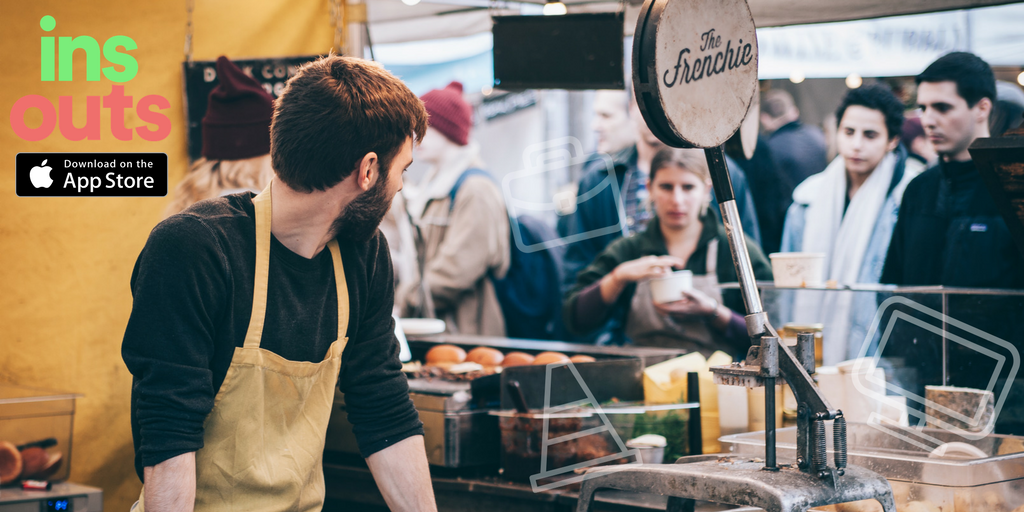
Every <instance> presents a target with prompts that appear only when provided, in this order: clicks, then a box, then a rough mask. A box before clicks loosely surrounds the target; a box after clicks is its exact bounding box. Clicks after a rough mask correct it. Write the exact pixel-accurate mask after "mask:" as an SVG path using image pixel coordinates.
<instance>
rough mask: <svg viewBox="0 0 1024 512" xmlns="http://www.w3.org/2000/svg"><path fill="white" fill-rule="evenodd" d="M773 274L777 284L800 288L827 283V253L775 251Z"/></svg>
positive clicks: (770, 256) (773, 255)
mask: <svg viewBox="0 0 1024 512" xmlns="http://www.w3.org/2000/svg"><path fill="white" fill-rule="evenodd" d="M768 257H769V258H771V260H772V275H774V276H775V286H780V287H786V288H799V287H802V286H824V285H825V253H823V252H773V253H771V254H770V255H769V256H768Z"/></svg>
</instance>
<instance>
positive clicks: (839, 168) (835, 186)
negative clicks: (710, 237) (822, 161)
mask: <svg viewBox="0 0 1024 512" xmlns="http://www.w3.org/2000/svg"><path fill="white" fill-rule="evenodd" d="M895 168H896V155H895V154H894V153H892V152H889V153H888V154H887V155H885V157H884V158H883V159H882V161H881V162H879V164H878V166H877V167H875V170H874V172H872V173H871V175H870V176H868V179H867V180H865V181H864V183H863V184H862V185H861V187H860V189H858V190H857V193H856V194H855V195H854V196H853V198H852V199H850V206H849V207H847V208H846V215H843V205H844V204H845V203H846V194H847V192H846V191H847V177H846V165H845V163H844V161H843V157H842V156H839V157H836V159H835V160H833V161H832V163H831V164H829V166H828V167H826V168H825V170H824V171H822V172H821V173H819V174H816V175H813V176H811V177H810V178H807V179H806V180H804V182H803V183H801V184H800V186H798V187H797V188H796V190H794V191H793V201H794V202H796V203H800V204H806V205H807V211H806V212H805V214H804V232H803V251H804V252H820V253H825V279H827V280H834V281H836V282H838V283H839V286H840V287H842V286H846V285H851V284H855V283H857V279H858V277H859V275H860V267H861V264H862V263H863V261H864V253H865V251H866V250H867V246H868V243H869V242H870V241H871V235H872V233H873V232H874V229H875V224H876V223H877V221H878V214H879V212H880V211H881V209H882V205H884V204H885V201H886V197H887V196H888V194H887V192H888V190H889V185H890V184H891V183H892V177H893V172H894V171H895ZM852 299H853V295H852V293H851V292H807V291H803V292H798V293H797V298H796V301H795V304H794V317H795V318H794V320H796V321H797V322H816V321H821V320H822V319H823V320H824V323H825V332H824V340H825V346H824V347H823V351H824V353H823V354H822V357H823V360H824V361H823V362H824V363H825V364H826V365H832V364H835V363H838V362H840V361H843V360H845V359H846V356H847V335H848V334H849V329H850V304H851V302H852Z"/></svg>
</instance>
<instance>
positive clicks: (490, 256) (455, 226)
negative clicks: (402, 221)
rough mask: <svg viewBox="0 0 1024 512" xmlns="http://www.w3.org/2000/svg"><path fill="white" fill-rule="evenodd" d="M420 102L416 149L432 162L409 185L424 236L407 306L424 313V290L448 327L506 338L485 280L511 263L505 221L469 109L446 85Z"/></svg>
mask: <svg viewBox="0 0 1024 512" xmlns="http://www.w3.org/2000/svg"><path fill="white" fill-rule="evenodd" d="M421 99H422V100H423V105H424V107H426V109H427V114H428V118H427V124H428V127H427V134H426V136H424V137H423V142H422V143H421V144H420V145H419V147H418V148H417V152H416V158H417V159H418V160H423V161H426V162H427V163H428V164H429V165H430V169H429V170H428V171H427V173H426V175H425V177H424V179H423V181H422V183H420V186H419V187H417V188H418V190H416V191H413V190H411V189H412V187H409V189H410V190H409V193H408V197H409V202H408V210H409V213H410V214H411V215H412V217H413V220H414V221H415V223H416V224H417V227H418V228H419V232H420V233H421V236H422V244H421V245H420V247H421V251H422V254H421V256H422V261H423V276H422V278H421V279H422V284H425V286H421V285H420V284H417V285H416V286H414V287H413V289H420V290H423V293H409V294H408V295H407V296H406V297H405V299H406V306H407V308H408V309H407V311H408V312H410V313H412V314H420V315H424V314H427V315H428V314H429V307H426V304H428V303H429V301H428V300H427V297H426V295H427V293H429V294H430V297H431V298H432V300H433V308H434V312H435V315H436V316H437V317H438V318H441V319H444V320H445V321H446V322H447V324H448V329H449V331H451V332H457V333H462V334H479V335H486V336H504V335H505V318H504V317H503V315H502V313H501V305H500V303H499V302H498V296H497V295H496V293H495V290H494V285H493V283H492V282H491V279H489V277H494V278H496V279H500V278H502V277H504V276H505V273H506V272H507V271H508V268H509V264H510V262H511V255H510V252H509V224H508V214H507V213H506V211H505V201H504V200H503V198H502V194H501V190H500V189H499V188H498V185H497V184H496V182H495V181H494V179H493V177H492V176H489V175H488V174H487V173H486V172H485V171H482V170H481V169H480V167H481V162H480V150H479V147H478V146H477V145H476V144H475V143H472V142H470V140H469V132H470V129H471V128H472V126H473V109H472V107H470V105H469V103H467V102H466V100H465V99H463V97H462V84H460V83H459V82H452V83H450V84H448V86H446V87H445V88H443V89H434V90H432V91H430V92H428V93H426V94H424V95H423V96H422V97H421Z"/></svg>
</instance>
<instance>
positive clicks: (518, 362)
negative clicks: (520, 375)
mask: <svg viewBox="0 0 1024 512" xmlns="http://www.w3.org/2000/svg"><path fill="white" fill-rule="evenodd" d="M533 360H534V357H533V356H531V355H530V354H527V353H525V352H509V353H508V354H505V359H504V360H502V361H501V366H503V367H505V368H509V367H512V366H528V365H531V364H533Z"/></svg>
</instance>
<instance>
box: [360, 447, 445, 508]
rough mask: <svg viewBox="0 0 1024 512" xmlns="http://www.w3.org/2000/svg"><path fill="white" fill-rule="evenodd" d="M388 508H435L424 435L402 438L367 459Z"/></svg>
mask: <svg viewBox="0 0 1024 512" xmlns="http://www.w3.org/2000/svg"><path fill="white" fill-rule="evenodd" d="M366 463H367V465H369V466H370V472H371V473H373V478H374V480H376V481H377V487H378V488H379V489H380V493H381V494H382V495H383V496H384V501H385V502H387V504H388V508H390V509H391V510H394V511H399V512H413V511H415V512H435V511H436V510H437V504H436V503H435V502H434V488H433V486H432V484H431V481H430V470H429V468H428V467H427V452H426V449H425V448H424V447H423V436H412V437H409V438H406V439H403V440H401V441H399V442H397V443H395V444H393V445H391V446H389V447H387V448H385V449H383V450H381V451H379V452H377V453H375V454H373V455H370V457H369V458H367V459H366Z"/></svg>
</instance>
